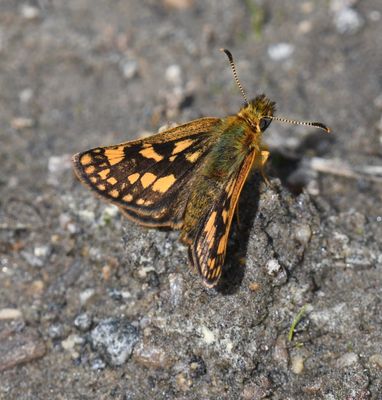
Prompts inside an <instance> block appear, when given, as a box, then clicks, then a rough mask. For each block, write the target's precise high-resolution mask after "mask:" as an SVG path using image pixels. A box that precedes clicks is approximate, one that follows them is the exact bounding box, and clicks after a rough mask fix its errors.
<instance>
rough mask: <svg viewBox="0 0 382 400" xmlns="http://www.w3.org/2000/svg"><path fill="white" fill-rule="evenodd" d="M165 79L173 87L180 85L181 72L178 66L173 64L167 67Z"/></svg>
mask: <svg viewBox="0 0 382 400" xmlns="http://www.w3.org/2000/svg"><path fill="white" fill-rule="evenodd" d="M165 77H166V80H167V81H168V82H170V83H172V84H173V85H180V84H181V83H182V70H181V68H180V66H179V65H177V64H173V65H170V66H169V67H167V69H166V72H165Z"/></svg>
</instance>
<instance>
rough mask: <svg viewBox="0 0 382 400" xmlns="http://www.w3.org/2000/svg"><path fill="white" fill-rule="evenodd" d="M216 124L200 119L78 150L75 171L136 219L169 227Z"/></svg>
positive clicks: (209, 141) (207, 119)
mask: <svg viewBox="0 0 382 400" xmlns="http://www.w3.org/2000/svg"><path fill="white" fill-rule="evenodd" d="M219 122H220V119H218V118H202V119H199V120H196V121H192V122H190V123H188V124H185V125H182V126H178V127H176V128H173V129H169V130H168V131H166V132H162V133H160V134H158V135H154V136H151V137H149V138H146V139H142V140H136V141H132V142H125V143H121V144H119V145H115V146H109V147H97V148H94V149H91V150H89V151H86V152H83V153H78V154H76V155H75V156H74V158H73V160H74V165H75V171H76V173H77V175H78V176H79V178H80V179H81V180H82V181H83V182H84V183H86V184H87V185H88V186H90V188H91V189H93V190H95V191H96V192H97V193H98V194H100V195H101V196H102V197H105V198H106V199H108V200H109V201H112V202H113V203H115V204H116V205H118V206H119V207H121V209H122V210H123V211H124V212H125V214H126V215H127V216H130V217H131V218H133V219H134V220H136V221H137V222H140V223H142V224H144V225H151V226H164V225H169V226H173V225H175V224H176V223H178V222H179V220H180V219H181V215H180V214H181V213H182V210H181V208H182V207H181V206H182V201H181V198H180V196H179V193H180V192H181V191H182V192H183V191H184V186H185V183H187V182H188V181H189V180H190V179H191V176H192V175H193V174H192V172H193V171H194V170H195V168H197V167H198V165H200V164H201V163H202V161H203V159H204V158H205V156H206V155H207V154H208V152H209V148H210V147H211V145H212V144H213V143H214V140H216V139H215V136H214V128H215V127H216V126H217V125H218V124H219ZM185 193H186V192H185ZM174 208H176V209H177V210H178V213H174Z"/></svg>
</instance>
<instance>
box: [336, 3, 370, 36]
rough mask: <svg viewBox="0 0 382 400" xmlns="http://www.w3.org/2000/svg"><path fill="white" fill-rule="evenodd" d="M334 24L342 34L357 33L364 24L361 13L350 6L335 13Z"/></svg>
mask: <svg viewBox="0 0 382 400" xmlns="http://www.w3.org/2000/svg"><path fill="white" fill-rule="evenodd" d="M334 24H335V26H336V29H337V31H338V32H339V33H341V34H354V33H357V32H358V31H359V30H360V29H361V28H362V27H363V25H364V20H363V18H362V17H361V15H360V14H359V13H358V12H357V11H356V10H354V9H353V8H350V7H344V8H342V9H341V10H339V11H338V12H337V13H335V15H334Z"/></svg>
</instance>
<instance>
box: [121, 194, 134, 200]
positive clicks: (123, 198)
mask: <svg viewBox="0 0 382 400" xmlns="http://www.w3.org/2000/svg"><path fill="white" fill-rule="evenodd" d="M122 200H123V201H127V202H130V201H131V200H133V196H132V195H131V194H127V195H126V196H123V197H122Z"/></svg>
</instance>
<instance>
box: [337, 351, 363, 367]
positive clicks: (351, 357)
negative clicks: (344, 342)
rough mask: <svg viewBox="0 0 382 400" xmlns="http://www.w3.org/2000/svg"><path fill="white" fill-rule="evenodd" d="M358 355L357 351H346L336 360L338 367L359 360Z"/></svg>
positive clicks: (349, 364)
mask: <svg viewBox="0 0 382 400" xmlns="http://www.w3.org/2000/svg"><path fill="white" fill-rule="evenodd" d="M358 359H359V357H358V355H357V354H355V353H345V354H344V355H343V356H341V357H340V358H339V359H338V360H337V361H336V367H337V368H346V367H350V366H351V365H353V364H355V363H356V362H358Z"/></svg>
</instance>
